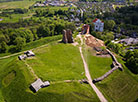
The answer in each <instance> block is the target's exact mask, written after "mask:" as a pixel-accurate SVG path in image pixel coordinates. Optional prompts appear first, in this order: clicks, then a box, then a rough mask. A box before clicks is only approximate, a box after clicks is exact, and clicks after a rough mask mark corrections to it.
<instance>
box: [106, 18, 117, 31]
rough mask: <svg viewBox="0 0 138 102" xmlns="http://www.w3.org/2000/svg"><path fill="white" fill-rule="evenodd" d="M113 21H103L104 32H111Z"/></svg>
mask: <svg viewBox="0 0 138 102" xmlns="http://www.w3.org/2000/svg"><path fill="white" fill-rule="evenodd" d="M115 24H116V23H115V21H114V20H106V21H105V24H104V28H105V29H106V30H111V31H112V30H113V28H114V26H115Z"/></svg>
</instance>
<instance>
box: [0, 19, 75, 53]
mask: <svg viewBox="0 0 138 102" xmlns="http://www.w3.org/2000/svg"><path fill="white" fill-rule="evenodd" d="M40 21H41V22H40ZM22 22H26V20H23V21H22ZM19 24H20V23H19ZM34 24H37V25H34ZM32 25H33V26H27V28H24V27H19V28H6V29H4V28H3V29H2V28H1V29H0V53H5V52H11V53H14V52H18V51H21V50H22V48H23V46H24V45H26V44H27V43H29V42H32V41H35V40H38V39H41V38H42V37H48V36H54V35H60V34H62V31H63V29H71V30H72V31H74V30H75V25H74V23H70V22H67V21H64V20H61V19H58V20H54V19H52V18H46V19H45V18H44V19H41V20H36V22H33V23H32Z"/></svg>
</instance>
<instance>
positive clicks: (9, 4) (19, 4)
mask: <svg viewBox="0 0 138 102" xmlns="http://www.w3.org/2000/svg"><path fill="white" fill-rule="evenodd" d="M34 3H35V1H12V2H3V3H0V9H10V8H28V7H29V6H31V5H33V4H34Z"/></svg>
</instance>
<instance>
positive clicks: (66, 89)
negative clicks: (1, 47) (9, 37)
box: [0, 44, 99, 102]
mask: <svg viewBox="0 0 138 102" xmlns="http://www.w3.org/2000/svg"><path fill="white" fill-rule="evenodd" d="M34 52H35V53H36V58H34V59H28V60H26V62H27V63H28V64H30V65H31V66H32V67H33V69H34V71H35V73H36V74H37V75H38V76H39V77H42V79H44V80H47V79H48V80H65V79H80V78H83V77H84V76H83V75H81V73H82V72H83V67H82V66H83V65H82V60H81V59H80V55H79V50H78V48H77V47H74V46H72V45H69V44H67V45H65V44H57V45H49V46H48V47H45V48H40V49H39V50H37V49H36V50H35V51H34ZM33 64H34V65H33ZM0 66H1V67H0V73H1V74H0V80H2V81H0V98H2V99H0V102H3V101H4V100H5V101H6V102H71V101H72V102H98V101H99V100H98V98H97V96H96V94H95V93H94V91H93V90H92V89H91V87H90V86H89V85H87V84H80V83H78V82H73V83H58V84H51V85H50V86H49V87H46V88H43V89H40V90H39V91H38V92H37V93H33V92H32V91H30V89H29V86H30V84H31V83H32V82H34V76H33V75H32V74H31V73H30V71H29V69H28V68H27V66H26V65H25V63H24V62H23V61H19V60H18V59H17V56H15V57H11V58H7V59H3V60H0ZM13 72H14V75H13ZM11 73H12V74H11ZM9 76H12V77H14V78H11V80H9ZM5 82H6V83H5ZM7 83H8V84H7ZM5 84H6V85H5ZM1 92H2V93H1Z"/></svg>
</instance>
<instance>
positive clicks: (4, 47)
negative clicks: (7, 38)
mask: <svg viewBox="0 0 138 102" xmlns="http://www.w3.org/2000/svg"><path fill="white" fill-rule="evenodd" d="M7 47H8V46H7V44H6V43H5V42H4V41H2V43H1V44H0V52H3V53H4V52H6V50H7Z"/></svg>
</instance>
